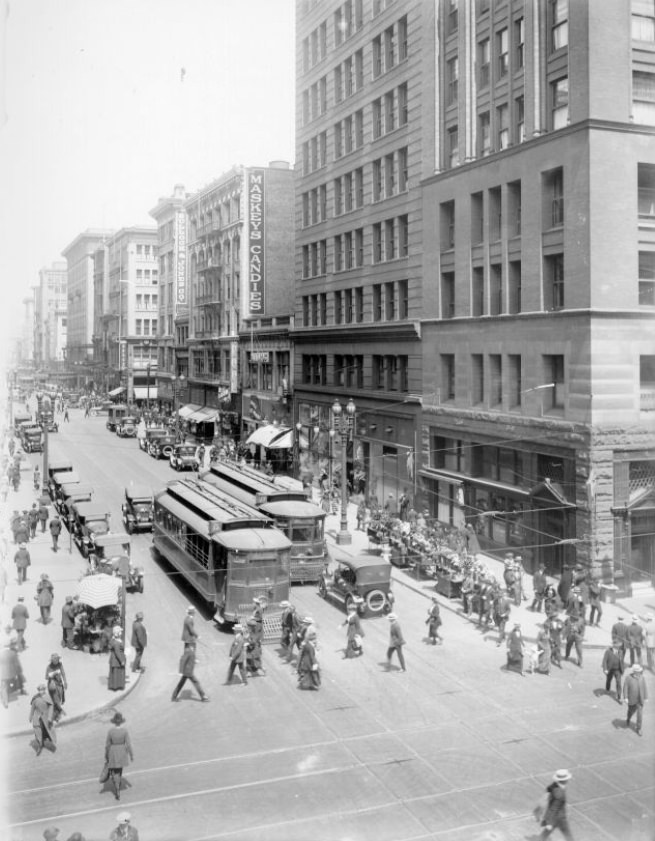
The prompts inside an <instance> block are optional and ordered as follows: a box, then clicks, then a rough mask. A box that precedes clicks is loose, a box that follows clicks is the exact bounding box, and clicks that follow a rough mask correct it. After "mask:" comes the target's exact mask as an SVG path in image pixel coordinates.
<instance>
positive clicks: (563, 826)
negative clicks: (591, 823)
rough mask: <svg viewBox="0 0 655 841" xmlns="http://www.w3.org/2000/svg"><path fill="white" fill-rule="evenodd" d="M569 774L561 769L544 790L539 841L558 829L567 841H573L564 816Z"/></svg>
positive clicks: (542, 840)
mask: <svg viewBox="0 0 655 841" xmlns="http://www.w3.org/2000/svg"><path fill="white" fill-rule="evenodd" d="M570 779H571V774H569V772H568V771H567V770H566V769H565V768H562V769H560V770H559V771H556V772H555V774H554V775H553V782H552V783H551V784H550V785H549V786H548V787H547V788H546V795H547V803H546V810H545V812H544V815H543V817H542V819H541V826H542V827H543V829H542V830H541V835H540V836H539V841H544V839H546V838H548V837H549V836H550V834H551V832H552V831H553V830H554V829H559V831H560V832H561V833H562V835H563V836H564V838H566V839H567V841H573V836H572V835H571V830H570V828H569V821H568V818H567V816H566V784H567V783H568V781H569V780H570Z"/></svg>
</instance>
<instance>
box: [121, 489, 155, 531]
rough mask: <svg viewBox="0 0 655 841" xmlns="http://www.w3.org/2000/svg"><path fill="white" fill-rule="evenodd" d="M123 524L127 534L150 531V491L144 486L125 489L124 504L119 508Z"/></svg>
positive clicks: (151, 515) (151, 514)
mask: <svg viewBox="0 0 655 841" xmlns="http://www.w3.org/2000/svg"><path fill="white" fill-rule="evenodd" d="M121 508H122V511H123V523H124V524H125V530H126V531H127V533H128V534H132V533H133V532H135V531H152V521H153V510H152V491H151V490H150V488H148V487H146V486H145V485H134V486H133V487H130V488H125V502H124V503H123V505H122V506H121Z"/></svg>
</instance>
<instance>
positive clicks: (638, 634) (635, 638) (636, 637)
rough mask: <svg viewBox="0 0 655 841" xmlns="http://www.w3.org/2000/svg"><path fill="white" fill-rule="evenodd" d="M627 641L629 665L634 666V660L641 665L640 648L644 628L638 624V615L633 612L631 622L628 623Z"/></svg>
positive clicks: (642, 642)
mask: <svg viewBox="0 0 655 841" xmlns="http://www.w3.org/2000/svg"><path fill="white" fill-rule="evenodd" d="M627 643H628V648H629V649H630V665H631V666H634V664H635V662H637V663H639V665H640V666H641V665H642V662H641V649H642V648H643V646H644V629H643V628H642V627H641V625H640V624H639V617H638V616H637V614H636V613H635V614H634V615H633V617H632V623H631V624H630V625H628V630H627Z"/></svg>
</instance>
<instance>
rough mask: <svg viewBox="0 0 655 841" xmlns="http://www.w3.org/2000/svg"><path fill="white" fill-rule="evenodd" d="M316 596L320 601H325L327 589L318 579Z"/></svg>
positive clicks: (320, 579) (323, 582) (321, 580)
mask: <svg viewBox="0 0 655 841" xmlns="http://www.w3.org/2000/svg"><path fill="white" fill-rule="evenodd" d="M318 594H319V596H320V597H321V598H322V599H327V587H326V586H325V581H323V579H322V578H319V579H318Z"/></svg>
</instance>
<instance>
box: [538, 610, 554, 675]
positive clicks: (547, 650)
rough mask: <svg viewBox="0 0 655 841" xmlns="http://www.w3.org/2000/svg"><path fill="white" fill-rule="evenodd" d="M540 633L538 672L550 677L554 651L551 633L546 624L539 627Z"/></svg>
mask: <svg viewBox="0 0 655 841" xmlns="http://www.w3.org/2000/svg"><path fill="white" fill-rule="evenodd" d="M538 627H539V631H538V633H537V654H538V660H537V667H536V671H537V672H539V674H542V675H549V674H550V664H551V660H552V649H551V645H550V633H549V631H548V629H547V628H546V626H545V623H542V624H541V625H539V626H538Z"/></svg>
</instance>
